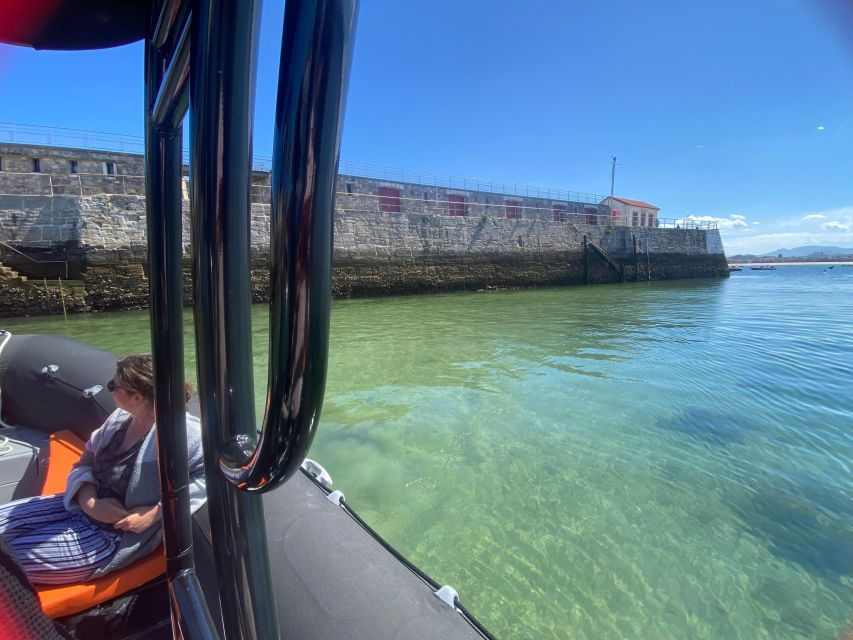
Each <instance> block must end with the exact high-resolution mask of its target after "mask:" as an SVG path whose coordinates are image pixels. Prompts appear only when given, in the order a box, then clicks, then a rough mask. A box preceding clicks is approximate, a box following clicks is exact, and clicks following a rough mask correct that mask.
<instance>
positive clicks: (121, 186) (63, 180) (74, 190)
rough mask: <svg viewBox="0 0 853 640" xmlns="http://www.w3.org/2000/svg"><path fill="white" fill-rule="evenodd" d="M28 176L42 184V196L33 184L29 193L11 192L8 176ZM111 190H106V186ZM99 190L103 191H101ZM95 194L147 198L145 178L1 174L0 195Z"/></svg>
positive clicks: (29, 186) (134, 176) (103, 174)
mask: <svg viewBox="0 0 853 640" xmlns="http://www.w3.org/2000/svg"><path fill="white" fill-rule="evenodd" d="M7 176H9V177H12V180H13V181H14V176H27V178H26V179H27V180H33V179H34V178H35V179H36V180H37V181H38V182H40V183H41V185H40V186H39V187H38V189H40V191H41V193H33V191H32V190H33V185H32V184H30V185H27V186H28V190H27V192H26V193H24V194H22V193H21V192H20V190H17V191H8V190H7V189H8V187H7V186H6V180H5V179H6V177H7ZM107 185H108V186H110V187H111V188H112V189H111V190H110V191H104V189H105V187H106V186H107ZM99 189H100V191H99ZM92 193H110V194H115V195H125V196H128V195H145V176H141V175H124V174H110V173H41V172H38V173H36V172H28V173H23V172H17V171H0V195H4V196H6V195H50V196H54V195H80V196H84V195H90V194H92Z"/></svg>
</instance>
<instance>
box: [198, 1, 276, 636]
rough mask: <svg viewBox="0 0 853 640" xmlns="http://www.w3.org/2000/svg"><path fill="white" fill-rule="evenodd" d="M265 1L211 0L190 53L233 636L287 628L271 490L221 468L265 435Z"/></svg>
mask: <svg viewBox="0 0 853 640" xmlns="http://www.w3.org/2000/svg"><path fill="white" fill-rule="evenodd" d="M260 12H261V9H260V2H255V1H254V0H241V1H240V2H215V1H213V0H201V1H200V2H198V4H197V5H196V9H195V10H194V13H193V24H192V31H191V36H190V37H191V54H190V121H191V160H190V171H191V190H192V214H193V228H192V236H193V274H194V280H195V306H194V313H195V326H196V353H197V365H198V382H199V399H200V404H201V417H202V422H203V424H204V456H205V470H206V477H207V497H208V504H209V508H210V514H211V517H210V524H211V534H212V540H213V551H214V555H215V558H216V568H217V574H218V581H219V597H220V600H221V605H222V612H223V624H224V629H225V634H226V637H227V638H228V639H229V640H243V639H256V638H262V639H263V640H268V639H269V640H275V639H276V638H278V637H279V631H278V624H277V613H276V606H275V599H274V597H273V595H274V594H273V589H272V580H271V578H270V571H269V564H268V557H267V540H266V527H265V522H264V512H263V504H262V502H261V496H260V495H253V494H250V493H246V492H243V491H239V490H238V489H237V488H235V487H233V486H232V485H231V484H230V483H229V482H228V481H227V480H226V479H225V478H224V477H223V475H222V474H221V473H220V471H219V454H220V453H221V452H220V451H218V449H219V445H220V443H223V442H228V441H230V440H231V438H232V437H233V436H235V435H237V436H242V437H243V438H246V439H251V440H254V439H255V438H256V425H255V418H254V416H255V413H254V392H253V384H252V379H253V378H252V342H251V316H250V296H249V219H250V216H249V213H250V186H251V185H250V177H251V176H250V172H251V169H252V166H251V157H252V143H251V132H252V111H253V106H254V91H255V67H256V63H257V33H258V28H257V23H258V20H259V18H260Z"/></svg>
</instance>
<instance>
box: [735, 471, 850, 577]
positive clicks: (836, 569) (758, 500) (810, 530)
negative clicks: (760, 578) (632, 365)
mask: <svg viewBox="0 0 853 640" xmlns="http://www.w3.org/2000/svg"><path fill="white" fill-rule="evenodd" d="M741 517H742V518H743V521H744V526H745V527H746V529H747V530H748V531H749V532H750V533H752V534H753V535H756V536H758V537H760V538H762V539H764V540H765V541H766V542H767V543H768V544H769V546H770V550H771V552H772V553H773V555H775V556H776V557H777V558H780V559H783V560H787V561H789V562H793V563H796V564H798V565H799V566H801V567H802V568H803V569H805V570H806V571H808V572H809V573H811V574H813V575H816V576H819V577H823V578H826V579H830V580H839V579H841V578H842V577H844V576H853V500H851V499H850V496H848V495H845V493H844V491H843V490H841V489H839V488H837V487H832V486H829V485H827V484H825V483H823V482H821V481H820V480H818V479H816V478H814V477H805V476H800V477H797V478H795V479H793V481H792V482H791V484H790V485H789V486H788V487H784V486H780V487H770V486H763V487H760V488H759V489H757V490H756V491H754V492H753V493H752V495H751V496H750V498H749V499H748V500H747V501H746V502H745V503H744V505H743V507H742V513H741Z"/></svg>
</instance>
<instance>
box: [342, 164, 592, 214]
mask: <svg viewBox="0 0 853 640" xmlns="http://www.w3.org/2000/svg"><path fill="white" fill-rule="evenodd" d="M339 173H340V174H342V175H343V176H353V177H356V178H371V179H374V180H388V181H391V182H404V183H407V184H420V185H424V186H428V187H443V188H446V189H461V190H463V191H482V192H485V193H499V194H502V195H508V196H525V197H528V198H546V199H549V200H566V201H569V202H583V203H587V204H598V203H600V202H601V201H602V200H604V198H605V197H606V196H602V195H598V194H595V193H588V192H584V191H569V190H565V189H554V188H550V187H539V186H533V185H527V184H519V183H516V182H506V181H502V180H486V179H483V178H471V177H467V176H454V175H450V174H445V173H437V172H434V171H419V170H416V169H402V168H399V167H385V166H382V165H378V164H368V163H364V162H349V161H346V162H341V163H340V167H339Z"/></svg>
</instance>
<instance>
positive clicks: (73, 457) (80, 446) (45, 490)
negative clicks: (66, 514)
mask: <svg viewBox="0 0 853 640" xmlns="http://www.w3.org/2000/svg"><path fill="white" fill-rule="evenodd" d="M85 447H86V443H85V442H83V441H82V440H81V439H80V438H79V437H78V436H77V434H76V433H74V432H73V431H68V430H67V429H63V430H62V431H57V432H56V433H51V434H50V444H49V448H48V455H49V456H50V457H49V458H48V466H47V473H46V474H45V477H44V484H42V487H41V494H42V495H43V496H52V495H53V494H55V493H62V492H63V491H65V482H66V481H67V480H68V474H69V473H71V467H73V466H74V463H75V462H77V461H78V460H79V459H80V456H82V455H83V450H84V448H85Z"/></svg>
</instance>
